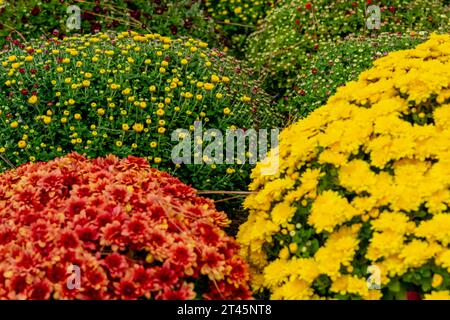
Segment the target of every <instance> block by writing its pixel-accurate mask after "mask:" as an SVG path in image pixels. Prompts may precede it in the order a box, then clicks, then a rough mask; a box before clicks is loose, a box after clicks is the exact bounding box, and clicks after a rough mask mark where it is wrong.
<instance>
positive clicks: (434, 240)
mask: <svg viewBox="0 0 450 320" xmlns="http://www.w3.org/2000/svg"><path fill="white" fill-rule="evenodd" d="M275 157H279V171H278V173H277V174H276V175H274V176H264V175H262V174H261V169H262V166H263V164H259V166H257V167H256V169H255V170H254V172H253V173H252V176H253V179H254V180H253V182H252V184H251V185H250V189H251V190H253V191H255V193H254V194H252V195H251V196H249V197H248V198H247V199H246V207H247V208H249V210H250V216H249V218H248V221H247V222H246V223H245V224H243V225H242V226H241V229H240V232H239V235H238V241H239V242H240V244H241V245H242V246H243V248H242V253H243V255H244V256H245V257H246V258H247V259H248V261H249V262H250V263H251V265H252V267H253V268H254V271H255V273H256V274H257V276H256V278H255V280H254V286H255V287H256V288H259V289H265V291H266V292H270V294H271V298H272V299H322V298H326V299H380V298H383V299H393V298H404V297H405V293H406V292H408V291H409V292H411V291H413V292H416V293H418V294H420V295H421V296H422V298H431V299H435V298H439V299H445V298H450V294H449V291H448V290H449V289H450V273H449V271H450V250H449V243H450V209H449V207H450V35H433V36H432V37H431V38H430V40H429V41H427V42H425V43H423V44H421V45H419V46H417V47H416V48H415V49H412V50H404V51H397V52H394V53H391V54H389V55H388V56H386V57H384V58H382V59H379V60H378V61H377V62H376V63H375V65H374V67H373V68H372V69H370V70H368V71H366V72H364V73H362V74H361V75H360V77H359V79H358V81H352V82H349V83H348V84H347V85H346V86H345V87H342V88H340V89H339V90H338V91H337V93H336V95H335V96H334V97H332V98H331V99H330V100H329V101H328V103H327V104H326V105H325V106H323V107H322V108H319V109H317V110H316V111H315V112H313V113H312V114H311V115H310V116H309V117H308V118H306V119H304V120H301V121H299V122H297V123H295V124H294V125H292V126H290V127H289V128H287V129H286V130H284V131H283V132H282V133H281V135H280V145H279V147H278V149H276V150H275V152H272V154H271V155H270V158H269V159H271V160H273V158H275Z"/></svg>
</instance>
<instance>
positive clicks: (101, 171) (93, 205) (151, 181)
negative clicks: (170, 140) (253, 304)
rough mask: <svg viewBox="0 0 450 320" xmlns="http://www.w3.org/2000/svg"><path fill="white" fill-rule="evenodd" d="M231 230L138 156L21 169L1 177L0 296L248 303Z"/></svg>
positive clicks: (73, 158) (74, 157)
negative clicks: (199, 299) (231, 301)
mask: <svg viewBox="0 0 450 320" xmlns="http://www.w3.org/2000/svg"><path fill="white" fill-rule="evenodd" d="M227 223H228V220H227V217H226V215H225V214H224V213H223V212H218V211H216V209H215V208H214V204H213V202H212V201H211V200H208V199H204V198H200V197H197V195H196V192H195V190H193V189H191V188H190V187H188V186H186V185H184V184H182V183H181V182H180V181H179V180H178V179H175V178H172V177H171V176H170V175H169V174H167V173H163V172H159V171H157V170H156V169H152V168H150V166H149V165H148V163H147V161H146V160H145V159H142V158H134V157H129V158H127V159H123V160H119V159H118V158H117V157H115V156H108V157H106V158H98V159H94V160H87V159H85V158H83V157H82V156H80V155H78V154H71V155H69V156H67V157H65V158H60V159H56V160H54V161H51V162H48V163H37V164H27V165H24V166H21V167H20V168H18V169H16V170H11V171H8V172H6V173H3V174H1V175H0V299H136V298H148V299H194V298H204V299H247V298H249V297H250V296H251V293H250V291H249V288H248V280H249V274H248V272H247V265H246V264H245V262H244V261H243V260H242V259H241V258H240V257H239V256H238V254H237V253H238V245H237V243H236V242H235V240H234V239H232V238H230V237H228V236H227V235H226V234H225V232H224V231H223V227H225V226H226V225H227ZM76 270H78V271H76ZM76 277H79V279H78V280H79V282H78V285H77V282H76V281H77V278H76Z"/></svg>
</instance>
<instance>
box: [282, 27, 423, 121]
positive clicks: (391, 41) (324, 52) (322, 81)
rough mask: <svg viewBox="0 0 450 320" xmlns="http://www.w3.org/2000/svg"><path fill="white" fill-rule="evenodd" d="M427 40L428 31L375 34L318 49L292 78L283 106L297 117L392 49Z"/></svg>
mask: <svg viewBox="0 0 450 320" xmlns="http://www.w3.org/2000/svg"><path fill="white" fill-rule="evenodd" d="M425 40H426V35H425V34H420V35H415V36H411V35H405V34H404V35H399V34H387V33H384V34H381V35H379V36H374V37H364V36H359V37H355V36H349V37H347V38H346V39H344V40H342V41H339V42H337V43H325V44H324V45H322V46H320V47H319V48H318V51H317V54H315V55H314V56H312V57H311V59H310V60H309V62H308V64H307V65H305V67H304V68H303V69H302V70H301V71H300V72H298V74H297V77H296V78H294V79H292V80H291V82H290V83H291V86H292V89H290V90H288V91H287V93H286V95H285V98H284V99H283V100H281V101H280V108H281V109H283V110H285V111H286V112H287V113H289V114H290V117H291V118H292V119H294V120H296V119H299V118H302V117H305V116H306V115H308V114H309V113H310V112H311V111H313V110H315V109H316V108H318V107H320V106H322V105H324V104H325V103H326V101H327V100H328V98H329V97H330V96H332V95H333V94H334V93H335V92H336V90H337V89H338V88H339V87H340V86H343V85H344V84H346V83H347V82H348V81H352V80H356V79H357V78H358V76H359V74H360V73H361V72H362V71H364V70H367V69H369V68H370V67H372V65H373V63H374V62H375V61H376V60H377V59H378V58H380V57H383V56H385V55H386V54H388V53H389V52H392V51H397V50H403V49H409V48H413V47H415V46H416V45H417V44H419V43H421V42H423V41H425Z"/></svg>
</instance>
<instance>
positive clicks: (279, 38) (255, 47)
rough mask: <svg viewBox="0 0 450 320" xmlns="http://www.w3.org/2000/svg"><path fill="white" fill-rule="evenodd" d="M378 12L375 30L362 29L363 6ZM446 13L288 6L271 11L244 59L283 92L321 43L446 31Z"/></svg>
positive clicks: (393, 5)
mask: <svg viewBox="0 0 450 320" xmlns="http://www.w3.org/2000/svg"><path fill="white" fill-rule="evenodd" d="M371 5H376V6H379V7H380V10H381V25H380V30H376V29H371V30H369V29H368V27H367V23H366V22H367V19H368V18H369V16H370V15H369V14H366V9H367V7H368V6H371ZM449 25H450V8H449V6H448V4H444V3H443V2H442V1H438V0H418V1H409V0H392V1H377V0H367V1H353V0H336V1H328V0H318V1H308V0H293V1H288V2H286V3H285V4H284V5H283V6H279V7H278V8H276V9H274V10H273V11H272V12H271V13H270V14H269V15H268V16H267V17H266V19H265V22H264V23H263V24H261V27H260V28H259V30H257V31H256V32H255V33H254V34H253V35H252V36H251V37H250V38H249V43H248V48H247V52H246V54H247V58H248V59H249V60H250V61H251V63H252V64H254V65H255V67H259V68H265V69H266V70H267V72H268V76H267V81H268V84H269V85H271V86H274V87H280V88H286V86H287V83H286V81H285V78H286V75H289V76H292V75H295V74H296V73H297V71H298V70H301V69H302V67H303V66H304V65H305V64H306V65H307V64H308V61H309V59H310V58H311V55H314V54H315V53H316V51H317V49H318V48H320V46H321V45H322V43H323V42H327V41H331V42H334V41H336V40H339V39H341V38H342V37H344V36H346V35H349V34H353V33H355V34H370V33H379V32H404V31H426V30H432V31H438V30H445V31H448V29H449Z"/></svg>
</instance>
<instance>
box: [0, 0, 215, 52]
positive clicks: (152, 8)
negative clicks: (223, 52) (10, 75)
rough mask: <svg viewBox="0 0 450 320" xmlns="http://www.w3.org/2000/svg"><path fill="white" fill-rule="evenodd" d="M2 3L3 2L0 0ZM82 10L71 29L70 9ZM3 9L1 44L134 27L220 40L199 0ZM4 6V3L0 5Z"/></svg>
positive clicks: (42, 3)
mask: <svg viewBox="0 0 450 320" xmlns="http://www.w3.org/2000/svg"><path fill="white" fill-rule="evenodd" d="M0 2H1V1H0ZM71 5H76V6H78V7H79V8H80V9H81V29H80V30H74V31H70V30H67V28H66V21H67V19H68V18H69V16H70V15H71V14H70V13H67V8H68V7H69V6H71ZM3 6H4V7H3V9H0V21H1V23H0V46H1V45H3V44H4V43H5V37H7V36H8V35H11V36H12V37H13V38H18V39H21V40H22V41H23V40H24V39H26V40H30V39H31V38H38V37H42V36H43V37H49V36H51V35H52V34H53V35H59V36H63V35H65V34H68V35H70V34H73V33H75V32H79V33H95V32H98V31H107V30H117V31H127V30H130V29H132V30H135V31H142V32H155V33H160V34H162V35H187V36H191V37H194V38H199V39H202V40H205V41H208V42H209V43H215V40H216V39H217V37H216V35H215V33H214V28H213V25H212V21H211V20H210V19H206V18H205V16H204V14H203V10H202V7H201V5H200V2H199V1H191V0H180V1H170V0H160V1H148V0H133V1H130V0H101V1H92V0H90V1H82V0H75V1H67V0H61V1H60V0H4V4H3ZM0 7H1V5H0Z"/></svg>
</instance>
